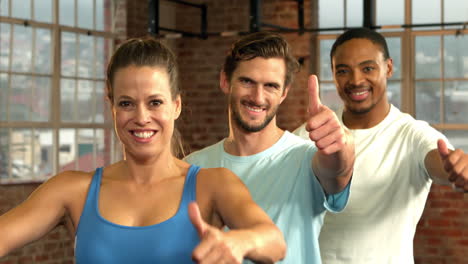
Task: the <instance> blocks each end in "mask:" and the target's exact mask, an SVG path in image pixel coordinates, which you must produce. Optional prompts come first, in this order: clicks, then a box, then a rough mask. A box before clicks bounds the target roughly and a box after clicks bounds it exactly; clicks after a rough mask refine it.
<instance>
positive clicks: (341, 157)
mask: <svg viewBox="0 0 468 264" xmlns="http://www.w3.org/2000/svg"><path fill="white" fill-rule="evenodd" d="M297 68H298V63H297V61H296V59H295V58H294V57H293V56H292V55H291V53H290V50H289V45H288V43H287V42H286V41H285V40H284V39H283V38H282V37H281V36H280V35H277V34H274V33H268V32H258V33H254V34H251V35H247V36H244V37H242V38H241V39H239V40H238V41H237V42H236V43H235V44H234V45H233V47H232V50H231V51H230V52H229V54H228V56H227V57H226V60H225V63H224V67H223V71H222V72H221V75H220V85H221V90H222V91H223V92H224V93H225V94H226V95H227V97H228V100H229V101H228V102H229V129H230V131H229V136H228V137H227V138H225V139H223V140H222V141H220V142H218V143H217V144H214V145H212V146H209V147H207V148H205V149H202V150H200V151H197V152H194V153H192V154H190V155H189V156H188V157H187V158H186V161H188V162H189V163H193V164H196V165H199V166H202V167H209V168H210V167H225V168H228V169H230V170H232V171H234V172H235V173H236V174H237V175H238V176H239V177H240V178H241V179H242V181H243V182H244V183H245V184H246V185H247V187H248V188H249V190H250V192H251V194H252V197H253V199H254V200H255V202H257V203H258V204H259V205H260V206H261V207H262V208H263V209H264V210H265V211H266V212H267V214H268V215H269V216H270V217H271V218H272V219H273V221H274V222H275V224H276V225H277V226H278V227H279V228H280V229H281V231H282V232H283V234H284V237H285V239H286V243H287V245H288V249H287V253H286V258H285V259H284V261H283V263H291V264H300V263H307V264H309V263H310V264H314V263H321V258H320V252H319V249H318V236H319V233H320V228H321V226H322V222H323V216H324V214H325V211H327V210H328V211H332V212H338V211H341V210H343V208H344V207H345V205H346V202H347V200H348V197H349V186H350V184H349V183H350V179H351V175H352V172H353V163H354V144H353V142H352V137H350V135H349V132H347V131H346V130H345V129H344V128H343V127H342V126H341V125H340V122H339V121H338V118H337V116H336V115H335V113H334V112H333V111H331V110H330V109H329V108H328V107H326V106H324V105H322V104H321V103H320V100H319V98H318V84H317V79H316V77H315V76H311V77H310V80H309V94H310V103H309V124H310V128H309V131H310V133H309V134H310V138H311V139H312V140H313V141H315V144H316V145H317V147H318V150H317V148H316V147H315V146H314V144H312V141H310V140H308V141H305V140H302V139H301V138H299V137H297V136H295V135H293V134H291V133H289V132H287V131H284V130H282V129H280V128H279V127H278V126H277V124H276V111H277V109H278V107H279V105H280V104H281V102H283V100H284V99H285V98H286V96H287V94H288V91H289V89H290V85H291V81H292V76H293V74H294V73H295V72H296V71H297V70H296V69H297ZM220 188H221V187H220ZM220 191H222V189H220ZM219 206H222V205H219Z"/></svg>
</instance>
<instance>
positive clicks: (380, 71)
mask: <svg viewBox="0 0 468 264" xmlns="http://www.w3.org/2000/svg"><path fill="white" fill-rule="evenodd" d="M332 60H333V61H332V63H333V64H332V65H333V69H332V71H333V76H334V81H335V85H336V87H337V90H338V94H339V95H340V97H341V99H342V100H343V102H344V105H345V108H346V110H347V111H348V112H349V113H351V114H357V115H362V114H367V113H372V112H377V113H378V114H379V115H381V114H384V115H386V113H387V110H388V106H389V103H388V99H387V96H386V89H387V78H390V77H391V75H392V70H393V65H392V60H391V59H384V56H383V53H382V49H381V48H380V47H379V46H378V45H376V44H374V43H372V41H370V40H368V39H364V38H355V39H351V40H348V41H346V42H344V43H343V44H342V45H340V46H338V48H337V49H336V52H335V54H334V56H333V58H332Z"/></svg>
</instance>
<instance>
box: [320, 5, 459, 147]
mask: <svg viewBox="0 0 468 264" xmlns="http://www.w3.org/2000/svg"><path fill="white" fill-rule="evenodd" d="M352 8H358V9H360V10H362V1H350V0H334V1H326V0H320V1H319V21H318V22H319V25H320V28H325V29H327V30H325V31H320V34H319V36H318V41H319V43H318V45H317V46H318V53H319V59H318V65H317V70H318V74H319V79H320V83H321V84H320V88H321V91H320V95H321V98H322V101H323V102H324V103H325V104H327V105H328V106H329V107H331V108H332V109H335V110H336V109H337V108H339V107H341V105H342V103H341V100H340V98H339V97H338V94H337V92H336V89H335V85H334V83H333V76H332V73H331V66H330V49H331V46H332V44H333V42H334V40H335V39H336V37H337V36H338V35H339V34H340V33H342V32H343V31H342V30H338V29H339V28H344V27H353V26H362V20H363V18H362V16H363V13H362V11H361V12H354V11H351V9H352ZM332 13H335V14H349V15H352V16H353V17H349V16H346V15H343V16H336V15H330V14H332ZM351 21H357V22H351ZM464 21H468V2H467V1H465V0H442V1H440V0H430V1H427V0H412V1H411V0H398V1H396V0H395V1H384V0H377V1H376V23H377V26H383V27H382V29H379V31H380V32H381V33H382V34H383V35H384V36H385V37H386V40H387V44H388V48H389V51H390V56H391V57H392V59H393V64H394V73H393V76H392V78H390V79H389V81H388V87H387V95H388V98H389V99H390V102H391V103H392V104H394V105H395V106H397V107H399V108H400V109H402V110H403V111H405V112H408V113H410V114H412V115H413V116H415V117H416V118H417V119H422V120H425V121H427V122H429V123H430V124H431V125H432V126H434V127H435V128H437V129H439V130H440V131H442V132H443V133H444V134H445V135H446V136H447V137H448V138H449V140H450V142H451V143H452V144H453V145H454V146H455V147H459V148H462V149H463V150H464V151H468V145H467V143H466V142H468V116H467V115H466V113H468V50H467V49H466V47H468V30H466V29H464V28H463V25H457V23H460V22H464ZM411 23H413V24H417V26H414V27H406V26H402V25H404V24H411ZM330 28H334V31H331V30H328V29H330Z"/></svg>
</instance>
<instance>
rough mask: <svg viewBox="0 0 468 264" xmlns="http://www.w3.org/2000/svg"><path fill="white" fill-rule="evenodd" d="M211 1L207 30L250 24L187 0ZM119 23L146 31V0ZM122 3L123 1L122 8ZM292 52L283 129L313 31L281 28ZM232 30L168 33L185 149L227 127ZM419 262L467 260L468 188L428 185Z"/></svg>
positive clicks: (6, 194)
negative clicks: (224, 80) (296, 61)
mask: <svg viewBox="0 0 468 264" xmlns="http://www.w3.org/2000/svg"><path fill="white" fill-rule="evenodd" d="M191 2H193V3H206V4H207V6H208V31H209V32H221V31H248V27H249V24H248V21H249V11H248V8H249V1H248V0H222V1H221V0H192V1H191ZM118 3H119V5H120V8H119V9H117V10H116V14H117V21H116V30H117V32H119V40H118V41H121V40H122V39H124V38H125V37H123V36H125V35H127V36H129V37H137V36H143V35H146V34H147V33H146V32H147V15H148V14H147V13H148V11H147V1H146V0H136V1H125V0H119V1H118ZM125 5H126V8H125ZM310 5H311V1H310V0H309V1H308V0H306V1H305V11H306V14H305V19H306V27H310V25H311V24H310V23H312V21H310V18H311V12H310V11H311V7H310ZM295 8H296V7H295V3H294V1H288V0H264V1H263V6H262V12H263V18H264V21H265V22H268V23H271V24H281V25H283V26H290V27H297V24H296V21H297V19H296V13H295ZM198 15H199V11H198V10H197V9H194V8H188V7H185V6H179V5H177V8H176V23H177V28H182V29H184V30H193V31H197V30H198V27H199V20H198ZM285 37H286V38H287V40H288V41H289V42H290V43H291V45H292V48H293V51H294V54H295V56H297V57H304V58H305V60H304V64H303V67H302V69H301V71H300V72H299V73H298V74H297V76H296V77H295V78H296V79H295V82H294V84H293V87H292V89H291V91H290V93H289V95H288V98H287V99H286V100H285V101H284V102H283V104H282V106H281V107H280V110H279V112H278V124H279V126H280V127H282V128H284V129H288V130H292V129H294V128H296V127H297V126H298V125H299V124H301V123H302V122H303V121H304V120H305V118H306V113H305V111H306V110H305V109H306V106H307V97H306V94H307V93H306V83H307V76H308V74H309V73H310V72H312V73H313V72H314V71H313V66H311V65H310V64H311V61H312V60H311V59H309V57H310V56H312V57H313V56H314V53H313V51H311V50H312V48H313V47H311V45H310V43H311V38H312V37H313V36H311V34H308V33H306V34H303V35H298V34H285ZM236 38H237V37H220V36H213V37H209V38H208V39H206V40H202V39H197V38H178V39H173V40H165V41H166V42H168V43H169V44H170V45H171V46H172V48H173V49H174V51H175V52H176V54H177V56H178V58H179V65H180V85H181V89H182V91H183V104H184V109H183V114H182V117H181V120H180V121H179V129H180V130H181V133H182V136H183V138H184V141H185V143H186V145H187V146H188V148H189V149H190V150H197V149H200V148H202V147H205V146H207V145H210V144H213V143H215V142H217V141H219V140H220V139H222V138H224V137H225V136H226V135H227V134H228V126H227V110H226V106H225V105H226V99H225V97H224V95H223V94H222V92H221V91H220V90H219V85H218V75H219V70H220V67H221V65H222V63H223V59H224V55H225V53H226V51H227V50H228V49H229V47H230V45H231V44H232V43H233V42H234V41H235V39H236ZM36 186H37V185H33V184H32V185H12V186H0V213H3V212H5V211H6V210H8V209H9V208H12V207H13V206H15V205H16V204H18V203H19V202H20V201H22V200H24V199H25V198H26V197H27V196H28V195H29V194H30V193H31V192H32V190H33V189H34V188H35V187H36ZM414 251H415V256H416V263H466V260H465V259H463V256H465V255H466V252H467V251H468V195H466V194H465V195H463V194H460V193H454V192H453V191H452V190H451V189H449V188H446V187H439V186H433V187H432V191H431V193H430V195H429V199H428V202H427V206H426V209H425V211H424V214H423V218H422V220H421V221H420V224H419V226H418V230H417V233H416V238H415V244H414ZM72 254H73V249H72V243H71V241H70V240H69V239H68V236H67V234H66V231H65V230H64V228H62V227H59V228H57V229H56V230H54V231H53V232H52V233H50V234H49V235H47V236H46V237H44V238H42V239H41V240H39V241H37V242H35V243H33V244H31V245H29V246H27V247H25V248H23V249H21V250H17V251H15V252H13V253H12V254H10V255H9V256H8V257H5V258H2V259H0V264H5V263H69V262H72V258H73V257H72Z"/></svg>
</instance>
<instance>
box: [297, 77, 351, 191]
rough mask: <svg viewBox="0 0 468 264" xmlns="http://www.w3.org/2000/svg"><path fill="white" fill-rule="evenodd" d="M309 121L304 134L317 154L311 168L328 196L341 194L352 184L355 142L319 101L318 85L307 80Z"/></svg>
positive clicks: (314, 80)
mask: <svg viewBox="0 0 468 264" xmlns="http://www.w3.org/2000/svg"><path fill="white" fill-rule="evenodd" d="M308 88H309V108H308V111H309V119H308V120H307V122H306V130H307V131H308V132H309V138H310V139H311V140H312V141H314V142H315V145H316V146H317V148H318V152H317V154H316V155H314V157H313V158H312V168H313V170H314V173H315V175H316V176H317V178H318V179H319V181H320V183H321V184H322V187H323V188H324V190H325V191H326V192H327V193H328V194H335V193H338V192H340V191H342V190H343V189H344V188H345V187H346V185H347V184H348V183H349V181H350V180H351V176H352V174H353V166H354V158H355V156H354V140H353V137H352V135H351V134H350V133H349V131H348V130H347V129H346V128H345V127H343V126H342V125H341V123H340V122H339V120H338V117H337V116H336V114H335V113H334V112H333V111H332V110H331V109H330V108H328V107H326V106H325V105H323V104H322V103H321V102H320V99H319V88H318V81H317V77H316V76H315V75H311V76H310V77H309V83H308Z"/></svg>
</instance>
